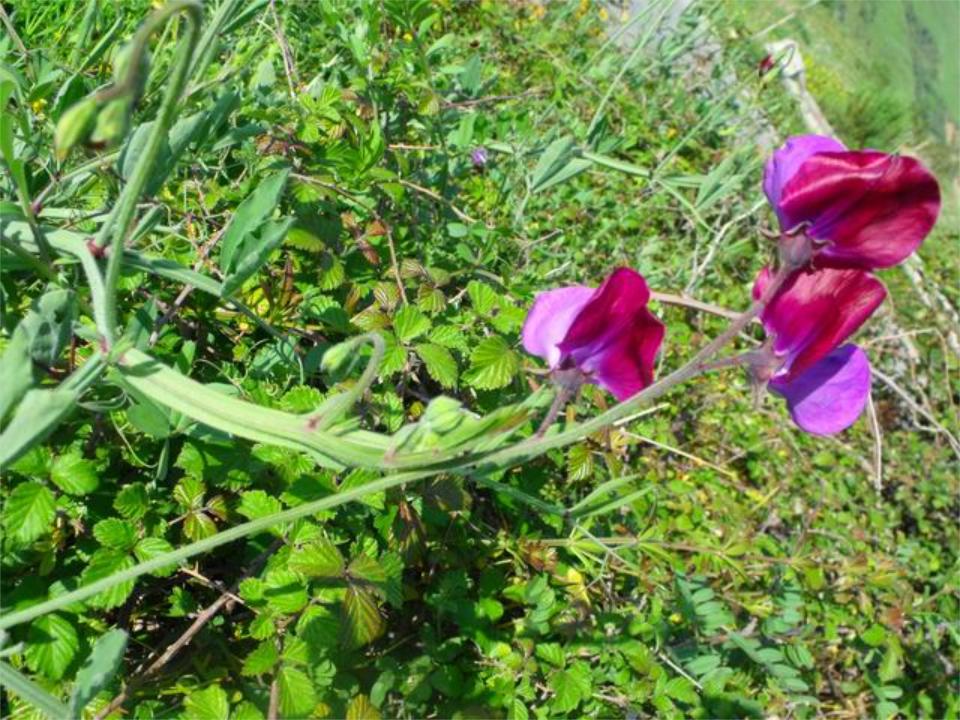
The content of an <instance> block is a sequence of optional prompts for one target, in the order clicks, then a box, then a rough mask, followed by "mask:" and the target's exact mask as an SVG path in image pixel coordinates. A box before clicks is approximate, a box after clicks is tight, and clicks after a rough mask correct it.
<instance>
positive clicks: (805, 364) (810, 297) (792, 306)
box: [753, 268, 887, 378]
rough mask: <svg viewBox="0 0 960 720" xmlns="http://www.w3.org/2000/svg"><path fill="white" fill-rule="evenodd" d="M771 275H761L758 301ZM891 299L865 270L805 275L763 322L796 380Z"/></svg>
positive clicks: (777, 297)
mask: <svg viewBox="0 0 960 720" xmlns="http://www.w3.org/2000/svg"><path fill="white" fill-rule="evenodd" d="M771 274H772V273H771V270H770V268H764V269H763V270H761V271H760V275H759V276H758V277H757V281H756V283H755V284H754V287H753V296H754V298H755V299H756V298H758V297H760V295H761V294H762V293H763V289H764V288H765V287H766V285H767V283H768V282H770V277H771ZM886 296H887V290H886V288H885V287H884V286H883V283H882V282H880V281H879V280H877V279H876V278H875V277H874V276H873V275H872V274H870V273H869V272H866V271H864V270H836V269H833V268H820V269H817V270H803V271H799V272H797V273H795V274H794V275H793V276H792V277H791V278H790V279H789V280H788V281H787V282H786V284H784V286H783V287H782V288H781V289H780V291H779V292H777V294H776V295H775V296H774V298H773V300H772V301H770V303H769V304H768V305H767V307H766V308H765V309H764V311H763V314H762V315H761V316H760V319H761V320H762V321H763V327H764V329H765V330H766V331H767V334H768V335H772V336H773V337H775V338H776V340H775V344H774V350H775V351H776V352H777V354H778V355H785V356H786V368H787V370H788V371H789V373H790V377H791V378H793V377H795V376H797V375H802V374H803V373H804V372H805V371H806V370H807V369H808V368H811V367H813V366H814V365H816V364H817V363H818V362H819V361H820V360H821V359H822V358H824V357H825V356H826V355H828V354H829V353H830V352H831V351H832V350H833V349H834V348H836V347H837V346H838V345H840V343H842V342H843V341H845V340H846V339H847V338H848V337H850V336H851V335H852V334H853V333H855V332H856V331H857V330H858V329H859V328H860V326H861V325H863V323H865V322H866V321H867V318H869V317H870V316H871V315H872V314H873V313H874V311H875V310H876V309H877V308H878V307H880V304H881V303H882V302H883V300H884V298H885V297H886Z"/></svg>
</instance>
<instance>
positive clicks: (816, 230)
mask: <svg viewBox="0 0 960 720" xmlns="http://www.w3.org/2000/svg"><path fill="white" fill-rule="evenodd" d="M778 210H779V213H780V218H781V221H782V222H783V223H784V226H785V228H791V227H795V226H797V225H799V224H800V223H803V222H806V223H810V228H809V229H808V231H807V233H808V235H810V236H811V237H813V238H815V239H817V240H820V241H823V242H825V243H826V246H825V247H824V248H823V249H822V250H820V252H819V253H818V254H817V263H818V264H819V265H828V266H831V267H841V268H842V267H846V268H864V269H870V268H883V267H890V266H891V265H896V264H897V263H899V262H902V261H903V260H904V259H906V258H907V256H909V255H910V254H911V253H912V252H913V251H914V250H916V249H917V248H918V247H919V246H920V243H922V242H923V240H924V238H925V237H926V236H927V235H928V234H929V233H930V230H931V229H932V228H933V225H934V223H935V222H936V220H937V215H938V214H939V213H940V188H939V186H938V185H937V180H936V178H934V176H933V175H932V174H931V173H930V172H929V171H928V170H927V169H926V168H925V167H924V166H923V165H922V164H921V163H920V161H918V160H915V159H914V158H910V157H901V156H899V155H887V154H885V153H880V152H874V151H872V150H864V151H861V152H821V153H817V154H815V155H812V156H810V157H809V158H808V159H807V160H806V161H804V163H803V164H802V165H801V166H800V168H799V169H798V170H797V171H796V173H794V175H793V176H792V177H791V178H790V180H789V181H788V182H787V183H786V184H785V185H784V187H783V190H782V194H781V196H780V203H779V206H778Z"/></svg>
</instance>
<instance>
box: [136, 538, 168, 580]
mask: <svg viewBox="0 0 960 720" xmlns="http://www.w3.org/2000/svg"><path fill="white" fill-rule="evenodd" d="M172 551H173V546H172V545H171V544H170V543H169V542H167V541H166V540H164V539H163V538H159V537H145V538H143V539H142V540H141V541H140V542H138V543H137V544H136V547H134V548H133V554H134V555H136V556H137V560H139V561H140V562H146V561H147V560H152V559H153V558H155V557H158V556H160V555H163V554H164V553H168V552H172ZM176 567H177V566H176V563H171V564H170V565H166V566H165V567H162V568H159V569H158V570H154V571H153V572H151V573H150V574H151V575H154V576H156V577H167V576H169V575H170V574H171V573H172V572H173V571H174V570H175V569H176Z"/></svg>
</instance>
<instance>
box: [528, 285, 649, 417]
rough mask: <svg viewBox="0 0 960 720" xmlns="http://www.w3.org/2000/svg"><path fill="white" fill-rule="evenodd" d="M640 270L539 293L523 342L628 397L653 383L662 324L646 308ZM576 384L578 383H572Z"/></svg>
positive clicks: (559, 366)
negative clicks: (593, 285) (595, 283)
mask: <svg viewBox="0 0 960 720" xmlns="http://www.w3.org/2000/svg"><path fill="white" fill-rule="evenodd" d="M649 300H650V290H649V288H648V287H647V282H646V280H644V279H643V276H642V275H640V274H639V273H637V272H635V271H633V270H631V269H629V268H620V269H618V270H615V271H614V272H613V273H612V274H611V275H610V276H609V277H608V278H607V279H606V280H605V281H604V283H603V285H601V286H600V287H599V288H596V289H594V288H590V287H586V286H583V285H573V286H570V287H562V288H557V289H556V290H548V291H547V292H543V293H540V294H539V295H537V297H536V300H535V301H534V303H533V307H532V308H530V312H529V314H528V315H527V319H526V322H525V323H524V325H523V347H524V348H525V349H526V350H527V352H529V353H530V354H532V355H537V356H539V357H541V358H543V359H544V360H546V362H547V364H548V365H549V366H550V367H551V368H552V369H553V370H555V371H561V372H562V371H576V374H577V376H578V377H577V381H578V382H582V381H586V382H595V383H597V384H598V385H600V386H601V387H603V388H605V389H607V390H609V391H610V392H611V393H613V394H614V395H615V396H616V398H617V399H618V400H626V399H627V398H629V397H631V396H632V395H634V394H636V393H638V392H639V391H640V390H642V389H643V388H645V387H647V385H649V384H650V383H652V382H653V360H654V358H655V356H656V354H657V351H658V350H659V349H660V343H661V342H663V333H664V326H663V323H662V322H660V320H658V319H657V318H656V316H655V315H653V313H651V312H650V310H649V309H648V308H647V303H648V302H649ZM575 384H576V383H575Z"/></svg>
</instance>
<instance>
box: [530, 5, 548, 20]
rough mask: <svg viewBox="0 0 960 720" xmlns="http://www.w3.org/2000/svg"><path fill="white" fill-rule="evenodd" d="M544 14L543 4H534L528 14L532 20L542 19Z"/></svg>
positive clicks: (545, 9) (545, 12)
mask: <svg viewBox="0 0 960 720" xmlns="http://www.w3.org/2000/svg"><path fill="white" fill-rule="evenodd" d="M546 14H547V8H546V7H544V6H543V5H534V6H533V7H532V8H531V9H530V16H531V17H533V19H534V20H542V19H543V17H544V16H545V15H546Z"/></svg>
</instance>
